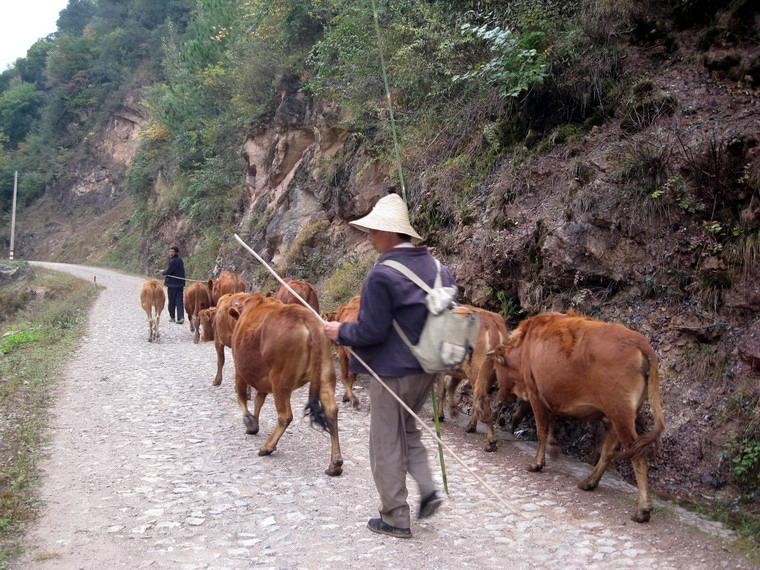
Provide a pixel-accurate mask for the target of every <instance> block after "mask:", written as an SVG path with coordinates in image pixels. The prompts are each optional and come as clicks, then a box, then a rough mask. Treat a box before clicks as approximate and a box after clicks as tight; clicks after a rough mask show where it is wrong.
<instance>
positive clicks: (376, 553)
mask: <svg viewBox="0 0 760 570" xmlns="http://www.w3.org/2000/svg"><path fill="white" fill-rule="evenodd" d="M45 265H46V266H48V267H51V268H54V269H61V270H64V271H68V272H70V273H73V274H75V275H78V276H81V277H83V278H86V279H89V280H92V278H93V276H97V280H98V283H99V284H101V285H103V286H105V288H106V289H105V291H103V293H102V295H101V296H100V298H99V299H98V301H97V302H96V304H95V306H94V308H93V310H92V313H91V315H90V324H89V328H88V331H87V333H86V337H85V338H84V341H83V344H82V347H81V348H80V350H79V351H78V352H77V353H76V355H75V357H74V358H73V360H72V361H71V362H70V363H69V365H68V366H67V369H66V373H65V378H64V380H63V381H62V383H61V385H60V387H59V389H58V391H57V396H56V403H55V406H54V410H53V417H52V418H51V426H52V432H53V435H52V440H51V444H50V449H49V459H47V460H46V461H45V463H44V465H43V468H44V470H45V476H44V483H43V486H42V489H41V495H42V499H43V500H44V501H45V506H44V507H43V508H42V513H41V517H40V520H39V521H38V522H37V524H36V525H35V526H34V527H33V528H32V529H31V531H30V533H29V537H28V544H29V548H28V551H27V554H26V555H25V557H24V558H23V559H21V560H19V561H18V562H17V564H16V566H17V567H19V568H35V569H36V568H55V569H59V568H65V569H68V568H84V569H111V568H114V569H121V568H130V569H132V568H182V569H184V568H187V569H191V568H220V569H221V568H250V567H268V568H324V567H336V568H346V567H366V568H414V569H421V568H453V567H458V568H497V567H500V568H562V569H571V568H611V567H634V566H635V567H638V568H709V569H714V568H738V567H745V568H751V567H753V566H752V564H751V563H749V562H748V561H746V560H745V559H744V558H742V557H741V556H740V555H738V554H735V553H733V552H732V550H731V548H732V547H731V546H730V543H731V535H730V533H727V532H726V531H725V530H724V529H722V527H719V526H717V525H713V524H712V523H707V522H705V521H700V520H699V519H697V518H696V517H691V518H689V517H687V516H685V515H684V513H682V512H680V511H679V510H678V509H676V508H675V507H673V506H668V505H666V506H661V507H660V508H656V509H655V511H654V512H653V514H652V522H651V523H650V524H648V525H637V524H635V523H633V522H630V520H629V518H628V517H629V516H630V514H631V512H632V510H633V508H634V500H635V493H634V490H633V488H632V487H630V486H628V485H626V484H625V483H623V482H622V481H620V480H617V479H615V478H614V477H612V476H610V475H609V474H608V475H606V476H605V478H604V479H603V481H602V485H601V486H600V488H599V489H598V490H597V491H596V492H594V493H584V492H583V491H580V490H578V489H577V488H576V487H575V484H576V483H577V481H578V479H579V477H580V475H579V473H586V472H588V471H589V469H590V467H589V466H586V465H581V464H578V463H575V462H573V461H571V460H569V459H566V458H561V459H558V460H551V459H550V460H549V463H548V465H547V468H546V469H545V472H544V473H541V474H531V473H528V472H527V471H526V470H525V466H526V465H527V463H528V461H529V457H530V449H529V446H528V445H527V444H517V445H516V444H512V443H509V442H504V443H502V444H501V446H500V450H499V452H498V453H496V454H486V453H484V452H483V451H482V449H481V448H482V440H481V437H479V436H471V435H465V434H463V433H462V431H461V429H460V428H459V427H458V426H451V425H449V426H447V427H446V429H445V432H444V437H445V438H447V439H448V441H450V442H452V443H453V445H454V446H455V447H456V449H457V450H458V451H459V452H460V453H461V455H462V457H463V458H464V459H465V460H466V461H468V462H469V463H470V464H471V465H473V466H476V467H477V469H478V472H479V474H481V475H482V476H483V477H484V478H485V479H486V480H487V481H488V482H489V483H490V484H491V485H492V486H494V487H495V488H496V489H497V490H498V491H499V492H500V493H501V494H502V496H503V497H504V498H505V499H506V501H507V502H508V503H509V504H510V505H511V506H512V507H513V508H514V509H515V513H507V512H504V510H503V508H501V507H500V506H499V505H498V503H496V502H495V501H494V500H492V499H491V497H490V496H489V495H488V494H487V493H485V492H484V491H482V490H481V489H480V488H479V486H478V484H477V482H476V481H474V480H473V479H472V478H471V477H470V476H468V475H467V473H466V472H465V471H464V470H463V469H462V468H460V467H459V466H458V465H456V464H455V463H454V462H453V461H452V460H449V462H448V468H449V480H450V482H451V487H452V498H451V500H449V501H448V502H447V504H446V505H444V507H443V508H442V509H441V510H440V511H439V514H437V515H436V516H435V517H434V518H433V519H430V520H427V521H421V522H419V523H418V522H416V521H415V523H414V524H413V529H412V530H413V532H414V538H413V539H412V540H409V541H403V540H399V539H394V538H389V537H381V536H378V535H375V534H372V533H370V532H368V531H367V530H366V528H365V526H366V523H367V519H368V518H369V517H370V516H375V515H376V508H377V497H376V494H375V490H374V486H373V484H372V481H371V476H370V472H369V458H368V445H367V442H368V414H367V407H368V401H367V391H366V390H365V389H362V387H360V388H359V390H358V395H359V396H360V398H361V400H362V409H361V410H359V411H355V410H353V409H351V408H349V407H348V406H346V405H345V404H344V405H342V407H341V410H340V416H339V422H340V436H341V445H342V450H343V456H344V459H345V466H344V474H343V475H342V476H341V477H338V478H330V477H327V476H326V475H324V474H323V471H324V469H325V467H326V465H327V462H328V455H329V440H328V438H327V436H326V435H324V434H321V433H318V432H316V431H314V430H312V429H310V428H309V426H308V423H304V422H302V421H299V420H298V419H296V420H295V421H294V422H293V424H291V426H290V427H289V429H288V431H287V432H286V433H285V435H284V436H283V438H282V440H281V442H280V445H279V446H278V450H277V452H276V453H275V454H274V455H272V456H270V457H259V456H258V455H257V451H258V448H259V445H260V444H261V442H262V441H263V438H265V437H266V435H268V434H269V433H270V431H271V429H272V427H273V424H274V421H275V418H274V409H273V404H272V401H271V399H270V400H268V401H267V403H266V405H265V406H264V410H263V412H262V418H261V432H260V433H259V435H256V436H249V435H246V434H245V430H244V427H243V423H242V421H241V417H240V412H239V409H238V407H237V404H236V402H235V398H234V393H233V385H232V381H231V379H232V374H233V363H232V359H231V357H230V358H228V362H227V366H226V367H225V375H224V381H223V383H222V385H221V386H220V387H218V388H216V387H213V386H211V380H212V378H213V375H214V371H215V360H214V350H213V345H212V344H211V343H206V344H200V345H194V344H193V343H192V339H191V334H190V332H189V330H188V328H187V325H184V326H179V325H175V324H170V323H169V322H168V318H167V317H166V313H164V316H163V319H162V322H161V335H162V337H161V341H160V343H158V344H149V343H148V342H147V340H146V339H147V335H148V331H147V328H148V327H147V323H146V319H145V315H144V313H143V312H142V309H141V308H140V306H139V288H140V285H141V283H142V281H141V280H140V279H137V278H135V277H131V276H127V275H123V274H119V273H116V272H113V271H107V270H103V269H93V268H84V267H76V266H58V265H55V264H45ZM365 382H366V380H365ZM364 385H365V386H366V384H364ZM340 390H341V388H339V391H340ZM306 395H307V394H306V390H305V389H302V390H301V391H299V392H297V393H296V394H295V395H294V398H293V409H294V410H297V409H301V408H302V407H303V405H304V404H305V399H306ZM428 445H429V449H430V453H431V461H433V462H435V461H436V458H435V455H434V453H433V451H434V447H433V445H432V444H431V443H430V441H428ZM411 488H413V484H411ZM410 500H411V501H414V502H415V503H416V501H417V500H418V497H417V496H416V495H414V490H412V496H410ZM413 504H414V503H413ZM704 529H707V531H708V532H704ZM721 534H722V536H720V535H721Z"/></svg>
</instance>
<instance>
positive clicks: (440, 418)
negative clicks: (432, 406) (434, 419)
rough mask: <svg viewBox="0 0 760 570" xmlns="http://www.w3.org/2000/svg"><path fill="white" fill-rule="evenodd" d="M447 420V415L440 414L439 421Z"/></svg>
mask: <svg viewBox="0 0 760 570" xmlns="http://www.w3.org/2000/svg"><path fill="white" fill-rule="evenodd" d="M445 420H446V416H438V421H439V422H442V421H445Z"/></svg>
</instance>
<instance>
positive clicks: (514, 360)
mask: <svg viewBox="0 0 760 570" xmlns="http://www.w3.org/2000/svg"><path fill="white" fill-rule="evenodd" d="M511 340H512V339H511V338H510V339H507V341H506V342H505V343H504V344H497V345H496V346H495V347H494V348H493V350H490V351H489V352H487V353H486V356H487V357H488V358H489V359H490V360H491V361H492V362H493V366H494V371H495V372H496V379H497V380H498V383H499V401H500V402H502V403H510V402H512V401H513V400H514V396H515V395H516V396H519V397H523V396H525V394H524V388H523V386H524V384H523V382H522V378H521V376H520V367H521V366H520V365H521V353H522V347H519V346H514V344H513V343H512V342H511ZM523 399H527V398H523Z"/></svg>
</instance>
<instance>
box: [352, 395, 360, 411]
mask: <svg viewBox="0 0 760 570" xmlns="http://www.w3.org/2000/svg"><path fill="white" fill-rule="evenodd" d="M351 406H352V407H353V408H354V409H355V410H358V409H359V398H357V397H356V396H352V397H351Z"/></svg>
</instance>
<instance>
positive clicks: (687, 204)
mask: <svg viewBox="0 0 760 570" xmlns="http://www.w3.org/2000/svg"><path fill="white" fill-rule="evenodd" d="M212 4H213V3H211V2H206V3H200V5H201V6H206V8H204V9H205V10H206V11H205V12H204V11H203V9H201V11H200V12H195V13H194V14H193V17H192V18H191V22H190V24H189V27H188V29H189V30H190V32H188V33H189V34H190V35H189V36H186V37H185V39H184V42H178V43H177V46H178V47H177V48H176V49H177V50H178V51H177V53H174V52H172V51H171V49H173V48H171V45H169V46H168V47H167V48H166V52H165V56H164V57H165V63H164V65H165V68H166V69H167V71H166V76H165V77H164V79H163V83H162V84H161V85H160V86H159V87H158V88H156V87H155V86H154V88H152V89H150V90H146V91H145V92H146V93H147V91H150V93H147V94H145V95H144V96H142V97H140V98H139V99H140V100H139V101H136V100H135V99H134V98H133V99H132V100H129V99H128V98H125V99H124V100H123V103H122V109H121V111H119V112H118V113H117V114H115V115H111V117H112V119H111V122H109V121H106V122H104V123H102V124H101V127H100V130H99V131H98V132H97V134H96V137H95V139H96V140H97V141H99V142H98V144H96V145H95V148H97V149H99V150H98V151H97V152H95V153H94V155H93V156H98V157H100V159H99V160H92V159H88V160H87V161H80V162H74V163H71V168H72V169H73V170H72V171H73V172H77V173H78V175H76V176H74V177H73V179H74V180H75V181H76V182H75V183H72V184H70V185H68V186H65V187H64V186H60V185H59V186H58V189H59V190H58V193H52V192H47V193H46V194H45V195H44V196H43V198H42V199H40V200H39V201H38V202H36V203H35V204H33V205H32V206H30V207H29V208H27V209H25V210H24V211H23V212H22V215H21V218H20V223H19V227H20V239H19V251H20V252H21V254H22V255H24V256H26V257H29V258H38V259H50V260H57V261H64V260H65V261H88V262H101V263H107V264H110V265H116V266H119V267H123V268H128V269H131V270H134V271H143V272H148V271H149V270H151V269H154V268H155V267H156V266H158V265H161V264H162V263H163V256H164V251H165V249H166V246H167V245H168V244H170V243H177V244H179V245H180V247H181V248H182V250H183V251H185V252H187V253H186V258H187V261H188V268H189V270H190V273H191V276H194V277H206V276H208V275H210V274H214V273H217V272H218V271H219V270H221V269H223V268H231V269H235V270H237V271H239V272H241V273H242V274H243V275H244V276H245V277H246V278H247V279H248V280H249V281H250V282H252V283H253V284H254V286H255V287H261V288H266V287H268V286H270V285H271V281H270V280H269V279H268V278H267V276H266V274H265V273H264V272H263V271H262V270H261V268H260V267H258V266H257V265H256V263H255V262H254V261H253V260H252V259H250V258H249V257H247V256H246V255H245V254H244V252H242V251H241V250H240V249H239V248H238V247H237V246H236V244H235V242H234V241H233V240H232V239H231V234H232V233H233V232H238V233H240V234H241V235H242V236H243V237H244V238H245V239H246V240H247V241H248V242H249V243H250V244H251V245H252V246H253V247H254V248H256V249H257V250H258V251H260V252H261V253H262V254H263V255H265V256H266V257H267V258H268V259H271V260H273V261H274V263H275V264H276V265H277V266H278V267H279V268H280V269H281V271H282V272H283V273H285V274H287V275H289V276H291V277H296V278H304V279H308V280H311V281H313V282H315V283H317V284H318V285H319V287H320V292H321V294H322V297H323V303H324V304H325V305H326V306H327V307H328V308H330V307H331V306H335V305H336V304H338V303H340V302H343V301H345V300H347V299H348V298H349V297H350V296H351V295H353V294H355V293H356V292H357V290H358V286H359V284H360V281H361V277H362V275H363V274H364V272H365V271H366V269H367V267H368V266H369V264H370V263H371V262H372V259H373V256H372V254H371V252H370V248H369V246H368V244H367V243H366V241H365V240H364V238H363V236H362V235H361V234H358V232H355V231H353V230H351V229H349V227H348V225H347V222H348V221H349V220H350V219H353V218H355V217H357V216H359V215H362V214H364V213H366V212H367V210H368V209H369V208H370V207H371V205H372V203H373V202H374V201H375V200H376V199H377V198H378V197H380V196H382V195H384V194H385V193H386V192H388V191H389V190H398V188H399V183H398V180H397V179H396V175H395V166H394V164H393V161H392V160H391V156H392V153H391V142H390V135H389V131H388V127H387V125H388V123H387V118H388V112H387V111H388V110H387V107H386V106H385V104H383V103H381V101H382V86H381V84H379V81H378V77H379V75H377V72H378V68H377V62H376V51H374V50H375V39H374V38H373V37H372V36H371V35H369V36H367V37H366V38H365V36H364V35H361V34H359V32H357V30H362V33H364V32H365V31H366V30H369V29H371V28H369V27H366V25H367V24H368V23H369V22H370V20H369V19H368V18H370V17H371V14H370V13H363V12H359V11H358V10H352V9H350V8H349V7H346V6H345V5H344V4H342V3H340V2H333V3H329V4H330V6H331V7H332V11H331V12H329V13H325V12H322V11H320V10H321V8H319V7H317V8H314V9H313V10H311V11H307V12H306V13H300V12H298V13H297V11H295V9H292V8H291V7H288V5H287V4H283V3H277V2H275V3H274V4H273V6H274V7H275V8H272V11H270V12H261V13H259V12H256V14H255V15H257V16H261V18H260V19H259V20H256V22H258V23H257V24H255V26H258V27H255V26H254V27H252V28H250V29H249V28H248V27H246V26H247V23H246V22H247V20H245V19H244V18H243V22H242V23H239V22H238V23H236V22H237V20H238V19H239V18H237V19H236V18H235V13H234V12H230V13H228V12H221V11H214V10H213V9H212ZM221 4H224V3H221ZM221 4H220V5H221ZM444 4H445V7H439V8H435V7H430V6H429V5H427V3H419V2H414V1H412V0H409V1H408V2H401V3H398V6H399V7H398V8H397V9H391V8H385V9H384V11H383V12H382V14H381V16H382V17H383V18H384V19H385V20H384V21H385V22H386V23H387V26H385V27H384V33H385V34H386V35H385V36H384V42H385V46H384V47H385V49H387V50H388V52H389V53H388V60H389V62H390V64H389V65H390V73H391V82H392V83H393V84H394V85H395V86H396V87H395V88H394V89H393V92H392V100H393V102H394V106H395V110H396V113H397V116H398V118H399V126H400V136H401V144H402V161H403V163H404V167H405V170H406V174H407V178H408V180H407V184H408V187H409V191H410V198H409V201H410V205H411V207H412V210H413V217H414V223H415V225H416V227H417V228H418V229H419V230H420V231H421V232H422V233H423V234H424V235H426V236H428V243H429V244H430V245H431V246H433V247H434V248H435V250H436V252H437V253H438V254H439V255H440V257H441V258H442V259H443V260H445V261H446V263H448V264H449V265H450V267H452V269H453V270H454V272H455V274H456V277H457V280H458V282H459V283H460V285H461V287H462V290H463V294H464V298H465V300H467V301H469V302H473V303H475V304H478V305H482V306H485V307H487V308H489V309H491V310H495V311H497V312H500V313H501V314H503V315H504V316H505V317H506V318H507V319H508V320H509V321H510V322H511V323H512V324H514V323H515V322H517V321H518V320H519V319H520V318H521V317H522V316H524V315H527V314H532V313H535V312H539V311H542V310H549V309H551V310H568V309H575V310H578V311H582V312H584V313H586V314H589V315H591V316H594V317H598V318H602V319H605V320H612V321H618V322H622V323H623V324H626V325H627V326H630V327H631V328H633V329H635V330H637V331H640V332H641V333H643V334H644V335H645V336H647V337H648V338H649V339H651V341H652V344H653V346H654V347H655V349H656V350H657V352H658V354H659V355H660V357H661V359H662V364H661V372H662V375H663V378H664V382H663V392H664V407H665V411H666V420H667V430H666V433H665V434H664V436H663V438H662V443H661V445H660V447H659V449H658V451H657V455H656V458H655V461H654V462H653V464H654V466H655V468H654V469H653V471H652V474H651V479H652V482H653V485H654V487H655V489H657V490H658V491H659V492H661V493H665V494H670V495H674V496H677V497H681V498H686V499H690V500H693V501H696V502H702V501H705V500H707V501H713V500H715V501H722V502H724V503H725V504H728V505H729V506H730V507H735V508H737V510H738V511H755V512H757V508H758V506H757V505H758V492H759V491H758V488H759V486H760V480H758V478H757V477H758V476H757V473H758V472H760V451H759V450H760V381H759V380H758V378H759V377H760V376H759V375H760V318H759V315H760V263H758V255H759V254H760V145H759V144H758V142H759V141H758V133H759V132H760V129H758V127H759V126H760V112H759V110H758V102H757V82H758V77H760V71H758V56H759V55H760V49H759V48H758V34H757V30H758V13H757V11H756V9H754V8H753V7H752V6H751V4H750V3H748V2H746V3H745V2H733V3H731V5H730V6H729V7H727V8H723V7H722V6H721V5H722V3H716V2H709V1H705V2H675V1H674V2H666V3H642V5H641V6H638V7H636V8H631V7H627V6H626V5H625V3H619V2H604V1H599V2H578V3H565V4H563V7H561V8H558V7H557V6H556V5H555V4H554V3H552V2H537V1H532V2H531V1H525V2H518V3H500V2H487V3H485V4H487V5H488V7H490V9H493V10H494V11H495V13H498V14H502V16H501V18H499V17H493V16H484V15H482V14H480V15H479V16H478V17H480V18H481V19H480V20H478V19H477V18H478V17H473V16H472V13H471V12H468V11H467V10H468V9H470V8H472V6H470V4H480V3H468V2H463V3H461V4H462V5H459V4H457V3H456V2H451V3H442V4H441V5H442V6H443V5H444ZM449 4H450V5H449ZM309 5H311V4H309ZM318 5H319V6H322V4H320V3H315V4H314V5H313V6H318ZM506 5H508V7H506V8H505V6H506ZM407 8H408V10H407V11H405V10H406V9H407ZM278 10H279V11H278ZM289 10H290V11H289ZM436 10H438V11H436ZM499 10H501V12H499ZM484 11H485V10H484ZM262 14H264V15H263V16H262ZM467 18H474V19H472V20H467ZM262 22H263V23H262ZM462 22H474V23H469V24H462ZM475 24H478V25H482V26H484V27H483V30H486V29H488V30H491V31H494V30H496V31H499V30H501V31H500V32H499V33H498V34H496V36H494V35H493V34H492V35H491V36H486V34H485V32H482V31H481V32H478V31H477V30H475V31H474V32H473V31H472V30H473V29H474V26H475ZM468 25H469V26H470V28H467V27H466V26H468ZM363 26H364V27H363ZM193 30H195V31H197V30H206V31H208V30H216V31H217V32H218V33H219V34H222V35H221V36H213V37H214V38H219V37H221V38H222V39H217V40H215V41H219V42H229V43H228V44H225V46H226V47H224V50H226V51H223V52H222V55H218V54H217V55H213V54H212V55H213V57H212V55H208V54H209V53H211V52H210V51H209V52H202V53H204V54H206V55H205V56H204V58H206V59H202V61H199V57H200V56H198V55H197V54H198V53H199V52H198V49H197V46H198V43H197V42H196V43H192V42H193V41H196V39H197V38H195V39H193V38H194V37H193V36H192V33H195V32H193ZM220 30H221V31H220ZM251 30H254V31H253V32H252V31H251ZM294 30H295V32H294ZM504 30H514V36H510V35H509V34H506V33H505V32H504ZM296 32H297V33H296ZM203 33H206V32H203ZM215 33H216V32H215ZM198 34H200V35H198V38H201V39H204V38H206V39H207V36H204V35H202V33H201V32H198ZM288 34H289V35H288ZM478 34H480V35H478ZM499 34H502V35H499ZM365 35H366V34H365ZM489 37H490V38H493V37H497V38H502V39H504V38H509V37H518V40H517V43H516V44H514V45H511V44H509V43H508V40H507V39H504V41H505V42H507V43H506V44H499V45H496V44H494V43H493V41H492V40H489V39H488V38H489ZM230 38H233V39H230ZM234 38H238V39H234ZM346 38H349V40H347V39H346ZM357 38H359V39H361V41H359V40H357ZM198 41H200V40H198ZM489 41H490V42H491V43H489ZM235 42H237V43H235ZM352 42H354V43H352ZM357 42H358V43H357ZM447 42H448V43H447ZM262 45H266V46H268V47H267V49H268V51H266V50H264V49H263V48H262ZM347 45H351V46H354V47H356V46H358V47H356V49H353V48H352V49H351V50H349V49H348V48H347V47H346V46H347ZM495 45H496V47H497V48H499V49H502V48H503V46H504V45H511V47H510V48H509V49H510V50H512V51H510V52H506V51H503V52H499V51H498V50H495V49H494V46H495ZM499 46H501V47H499ZM191 47H192V48H193V49H190V48H191ZM255 50H259V51H255ZM288 50H290V51H288ZM331 50H332V51H331ZM362 50H365V51H362ZM515 50H522V51H520V53H522V54H523V56H524V57H525V58H527V59H528V61H529V68H528V71H531V73H532V74H531V75H528V74H527V71H526V68H525V67H523V68H521V69H520V70H517V71H515V70H512V69H511V68H509V62H510V61H512V60H510V59H508V58H509V57H512V56H513V55H514V52H515ZM173 53H174V55H172V54H173ZM214 53H216V52H214ZM264 53H265V54H266V55H262V54H264ZM357 53H358V54H359V55H356V54H357ZM255 54H258V55H255ZM362 54H363V55H362ZM493 54H496V55H493ZM172 58H174V59H172ZM214 58H216V59H214ZM351 58H354V59H351ZM362 58H364V59H362ZM489 58H491V59H490V60H489ZM494 62H496V63H497V64H498V65H499V66H502V67H498V66H496V68H497V70H498V69H507V70H509V71H510V73H512V75H508V74H501V75H499V76H498V77H497V76H484V75H483V74H484V73H486V71H484V70H488V69H494V67H493V66H492V67H491V68H489V67H488V65H490V64H493V65H494V66H495V65H496V64H494ZM423 64H429V66H428V67H425V66H424V65H423ZM530 65H532V66H533V67H530ZM172 66H174V67H172ZM468 69H469V71H467V70H468ZM455 71H458V73H459V75H461V76H466V75H467V74H469V76H468V78H467V80H466V81H464V83H463V80H456V81H452V76H453V75H454V72H455ZM465 72H466V73H465ZM341 73H343V75H341ZM479 73H480V74H481V75H478V74H479ZM521 74H522V75H521ZM515 76H516V77H517V79H518V82H517V83H510V82H511V81H513V79H514V77H515ZM537 77H538V78H540V80H539V79H536V78H537ZM188 78H190V79H188ZM193 85H195V86H197V92H193V91H192V89H189V87H188V86H193ZM254 88H255V89H254ZM256 89H258V90H256ZM509 89H511V90H512V91H509ZM137 92H139V93H143V91H140V90H138V91H137ZM505 93H506V94H505ZM510 93H512V94H510ZM514 93H516V95H514ZM125 109H132V111H131V112H130V113H129V116H130V117H132V119H131V123H130V125H125V124H124V123H123V122H121V123H119V122H118V117H123V116H124V114H125ZM119 113H120V114H119ZM122 121H123V119H122ZM109 125H113V126H110V127H109ZM118 125H121V126H118ZM138 140H139V148H137V147H136V146H135V141H138ZM121 159H123V160H121ZM120 160H121V162H120ZM114 164H116V165H115V166H114ZM83 165H84V166H83ZM85 166H86V167H85ZM465 406H466V403H465ZM500 413H501V414H506V416H502V419H504V418H505V417H508V416H509V413H510V412H509V410H507V411H506V412H504V411H502V412H500ZM593 433H594V428H593V426H583V425H578V424H577V423H573V422H567V423H564V424H562V426H561V428H560V433H559V434H558V438H559V440H560V442H561V443H562V445H563V446H564V448H565V449H566V450H567V451H570V452H572V453H575V454H578V455H580V456H582V457H586V458H589V459H590V458H591V456H592V455H593V449H594V435H593ZM618 467H619V468H620V469H621V470H623V471H625V469H626V466H625V465H623V464H622V463H621V464H620V465H619V466H618ZM628 475H630V474H628Z"/></svg>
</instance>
